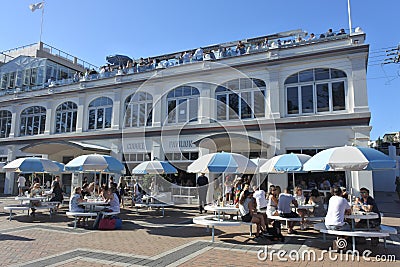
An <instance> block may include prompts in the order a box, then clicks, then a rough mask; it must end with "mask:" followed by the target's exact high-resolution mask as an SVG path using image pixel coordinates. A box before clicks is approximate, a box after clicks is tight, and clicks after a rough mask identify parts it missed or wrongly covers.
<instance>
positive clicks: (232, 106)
mask: <svg viewBox="0 0 400 267" xmlns="http://www.w3.org/2000/svg"><path fill="white" fill-rule="evenodd" d="M265 90H266V85H265V82H264V81H262V80H259V79H253V78H251V79H249V78H240V79H236V80H232V81H229V82H226V83H224V84H222V85H221V86H218V87H217V89H216V90H215V98H216V99H217V119H218V120H234V119H239V118H240V119H254V118H260V117H265Z"/></svg>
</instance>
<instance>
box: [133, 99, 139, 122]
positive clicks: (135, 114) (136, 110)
mask: <svg viewBox="0 0 400 267" xmlns="http://www.w3.org/2000/svg"><path fill="white" fill-rule="evenodd" d="M138 118H139V106H138V105H137V104H133V105H132V127H137V126H138Z"/></svg>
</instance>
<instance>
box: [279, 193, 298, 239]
mask: <svg viewBox="0 0 400 267" xmlns="http://www.w3.org/2000/svg"><path fill="white" fill-rule="evenodd" d="M288 192H289V190H288V189H287V188H286V189H285V191H284V193H281V194H279V198H278V213H279V216H281V217H283V218H297V217H299V215H298V214H297V213H296V212H293V211H292V207H291V206H290V204H293V205H294V206H295V207H297V206H298V203H297V200H296V199H295V198H294V196H292V195H291V194H289V193H288ZM294 223H295V222H288V228H289V229H288V234H297V231H295V230H293V226H294Z"/></svg>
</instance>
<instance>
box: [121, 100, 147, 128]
mask: <svg viewBox="0 0 400 267" xmlns="http://www.w3.org/2000/svg"><path fill="white" fill-rule="evenodd" d="M152 119H153V97H152V96H151V94H149V93H145V92H138V93H135V94H132V95H130V96H128V97H127V98H126V100H125V121H124V127H125V128H128V127H140V126H151V124H152Z"/></svg>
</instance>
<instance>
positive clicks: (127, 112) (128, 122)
mask: <svg viewBox="0 0 400 267" xmlns="http://www.w3.org/2000/svg"><path fill="white" fill-rule="evenodd" d="M131 111H132V105H128V108H127V109H126V110H125V115H124V116H125V120H124V127H132V124H131V123H132V117H131V115H132V112H131Z"/></svg>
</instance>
